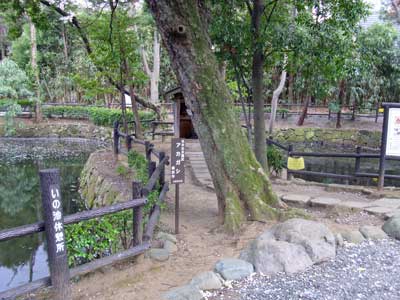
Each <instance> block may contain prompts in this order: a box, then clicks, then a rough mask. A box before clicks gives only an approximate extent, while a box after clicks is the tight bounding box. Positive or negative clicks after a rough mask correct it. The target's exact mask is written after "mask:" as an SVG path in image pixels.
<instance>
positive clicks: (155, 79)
mask: <svg viewBox="0 0 400 300" xmlns="http://www.w3.org/2000/svg"><path fill="white" fill-rule="evenodd" d="M153 36H154V37H153V64H152V68H151V69H150V66H149V62H148V58H147V54H146V50H145V49H144V47H143V45H141V46H140V53H141V55H142V60H143V66H144V70H145V72H146V74H147V76H148V77H149V79H150V102H152V103H153V104H158V103H159V101H160V99H159V97H160V96H159V91H158V85H159V82H160V63H161V45H160V41H159V34H158V32H157V30H154V33H153Z"/></svg>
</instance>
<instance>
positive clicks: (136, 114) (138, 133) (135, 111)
mask: <svg viewBox="0 0 400 300" xmlns="http://www.w3.org/2000/svg"><path fill="white" fill-rule="evenodd" d="M134 91H135V89H134V87H133V85H132V84H130V85H129V93H130V96H131V103H132V113H133V118H134V119H135V124H136V132H135V133H136V137H137V138H138V139H143V130H142V122H141V121H140V117H139V111H138V107H137V103H136V96H135V92H134Z"/></svg>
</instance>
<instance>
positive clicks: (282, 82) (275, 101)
mask: <svg viewBox="0 0 400 300" xmlns="http://www.w3.org/2000/svg"><path fill="white" fill-rule="evenodd" d="M285 64H286V58H285ZM285 67H286V66H284V68H285ZM286 74H287V72H286V70H285V69H283V71H282V74H281V79H280V82H279V86H278V87H277V88H276V90H275V91H274V93H273V95H272V101H271V117H270V120H269V129H268V132H269V134H272V131H273V130H274V125H275V120H276V111H277V109H278V100H279V96H280V95H281V93H282V90H283V88H284V87H285V82H286Z"/></svg>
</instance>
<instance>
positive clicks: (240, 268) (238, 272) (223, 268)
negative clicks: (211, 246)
mask: <svg viewBox="0 0 400 300" xmlns="http://www.w3.org/2000/svg"><path fill="white" fill-rule="evenodd" d="M215 272H217V273H219V274H220V275H221V276H222V278H224V279H225V280H239V279H243V278H245V277H247V276H250V275H251V274H252V273H253V272H254V267H253V265H252V264H250V263H249V262H247V261H244V260H241V259H236V258H225V259H221V260H219V261H218V262H217V263H216V264H215Z"/></svg>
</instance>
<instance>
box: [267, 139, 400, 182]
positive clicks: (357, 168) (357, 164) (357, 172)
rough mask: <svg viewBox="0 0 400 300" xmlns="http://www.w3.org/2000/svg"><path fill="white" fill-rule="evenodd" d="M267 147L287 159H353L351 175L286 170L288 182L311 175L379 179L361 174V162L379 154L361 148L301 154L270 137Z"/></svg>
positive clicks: (391, 175) (392, 157)
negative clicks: (279, 151) (295, 177)
mask: <svg viewBox="0 0 400 300" xmlns="http://www.w3.org/2000/svg"><path fill="white" fill-rule="evenodd" d="M267 145H274V146H276V147H278V148H279V149H281V150H283V151H284V152H285V153H286V155H287V157H325V158H354V159H355V161H354V172H353V174H336V173H328V172H315V171H307V170H289V169H288V168H287V166H286V168H287V179H288V180H290V179H291V178H292V177H293V175H313V176H319V177H324V178H337V179H349V180H352V179H357V178H362V177H364V178H365V177H367V178H379V177H380V175H379V173H378V172H377V173H366V172H361V161H362V159H366V158H375V159H379V158H380V154H379V153H367V152H364V153H363V152H362V148H361V147H357V148H356V151H355V153H320V152H301V151H295V150H294V147H293V145H288V146H285V145H282V144H281V143H279V142H277V141H274V140H273V139H272V137H270V138H267ZM386 159H387V160H397V161H400V158H399V157H394V156H388V157H387V158H386ZM383 176H384V178H388V179H395V180H400V175H393V174H384V175H383Z"/></svg>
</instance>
